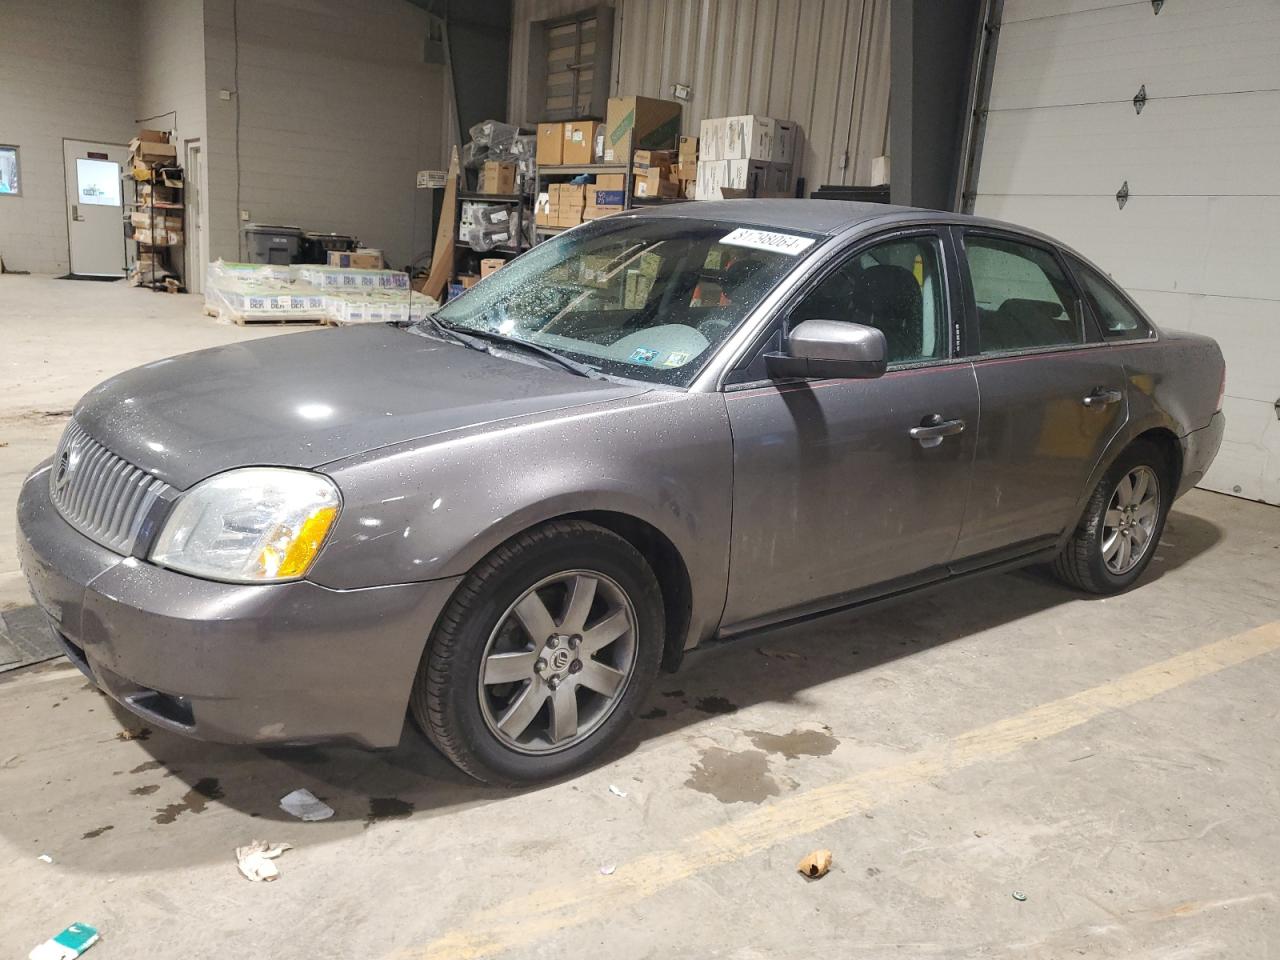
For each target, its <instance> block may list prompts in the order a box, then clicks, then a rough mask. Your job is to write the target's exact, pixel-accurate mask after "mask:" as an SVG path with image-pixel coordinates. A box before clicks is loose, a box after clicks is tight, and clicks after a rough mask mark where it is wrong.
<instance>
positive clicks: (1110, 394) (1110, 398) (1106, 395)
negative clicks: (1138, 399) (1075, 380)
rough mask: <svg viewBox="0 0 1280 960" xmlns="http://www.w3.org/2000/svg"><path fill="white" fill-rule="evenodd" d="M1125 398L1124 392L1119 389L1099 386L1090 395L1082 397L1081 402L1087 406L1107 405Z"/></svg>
mask: <svg viewBox="0 0 1280 960" xmlns="http://www.w3.org/2000/svg"><path fill="white" fill-rule="evenodd" d="M1123 399H1124V394H1122V393H1121V392H1120V391H1119V390H1104V389H1102V388H1101V387H1099V388H1098V389H1097V390H1094V391H1093V393H1091V394H1089V395H1088V396H1085V397H1081V398H1080V402H1081V403H1083V404H1084V405H1085V406H1086V407H1106V406H1110V405H1111V404H1113V403H1119V402H1120V401H1121V400H1123Z"/></svg>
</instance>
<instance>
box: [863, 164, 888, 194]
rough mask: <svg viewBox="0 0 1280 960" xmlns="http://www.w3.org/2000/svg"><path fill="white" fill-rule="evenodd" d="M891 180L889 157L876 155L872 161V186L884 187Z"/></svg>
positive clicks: (870, 184)
mask: <svg viewBox="0 0 1280 960" xmlns="http://www.w3.org/2000/svg"><path fill="white" fill-rule="evenodd" d="M888 182H889V158H888V157H875V158H873V159H872V161H871V183H869V184H867V185H868V186H871V187H883V186H885V185H886V184H888Z"/></svg>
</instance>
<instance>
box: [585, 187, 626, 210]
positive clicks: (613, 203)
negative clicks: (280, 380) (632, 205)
mask: <svg viewBox="0 0 1280 960" xmlns="http://www.w3.org/2000/svg"><path fill="white" fill-rule="evenodd" d="M626 202H627V191H625V190H592V191H590V192H589V193H588V194H587V206H588V207H621V206H622V205H623V204H625V203H626Z"/></svg>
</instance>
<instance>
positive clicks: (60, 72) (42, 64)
mask: <svg viewBox="0 0 1280 960" xmlns="http://www.w3.org/2000/svg"><path fill="white" fill-rule="evenodd" d="M136 39H137V33H136V11H135V2H134V0H57V2H56V3H55V2H49V0H4V2H3V4H2V5H0V143H5V144H17V145H18V146H19V147H20V148H21V153H20V163H21V171H20V172H21V175H22V195H21V196H20V197H7V196H0V256H3V257H4V261H5V264H6V265H7V266H8V267H9V268H10V269H13V270H30V271H31V272H33V273H66V272H67V269H68V259H67V219H66V216H67V206H66V193H65V181H64V176H63V161H62V141H63V139H64V138H68V139H74V140H91V141H100V142H104V143H126V142H128V140H129V138H130V137H132V136H133V132H134V130H135V124H134V122H133V120H134V117H136V116H138V114H136V113H134V110H135V106H136V90H137V87H136V81H135V76H136V65H135V62H134V59H133V53H134V49H135V42H136Z"/></svg>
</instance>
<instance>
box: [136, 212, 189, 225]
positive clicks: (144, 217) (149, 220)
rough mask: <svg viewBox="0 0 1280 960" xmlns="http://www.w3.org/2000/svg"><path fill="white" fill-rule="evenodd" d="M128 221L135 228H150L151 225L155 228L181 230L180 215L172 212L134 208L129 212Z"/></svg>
mask: <svg viewBox="0 0 1280 960" xmlns="http://www.w3.org/2000/svg"><path fill="white" fill-rule="evenodd" d="M129 222H130V223H132V224H133V226H134V228H135V229H138V230H150V229H152V228H153V227H154V228H155V229H157V230H181V229H182V215H181V214H178V215H177V216H175V215H174V214H173V213H171V212H170V213H164V212H162V211H160V210H156V211H154V216H153V215H152V211H151V210H134V211H133V212H131V213H130V214H129Z"/></svg>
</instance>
